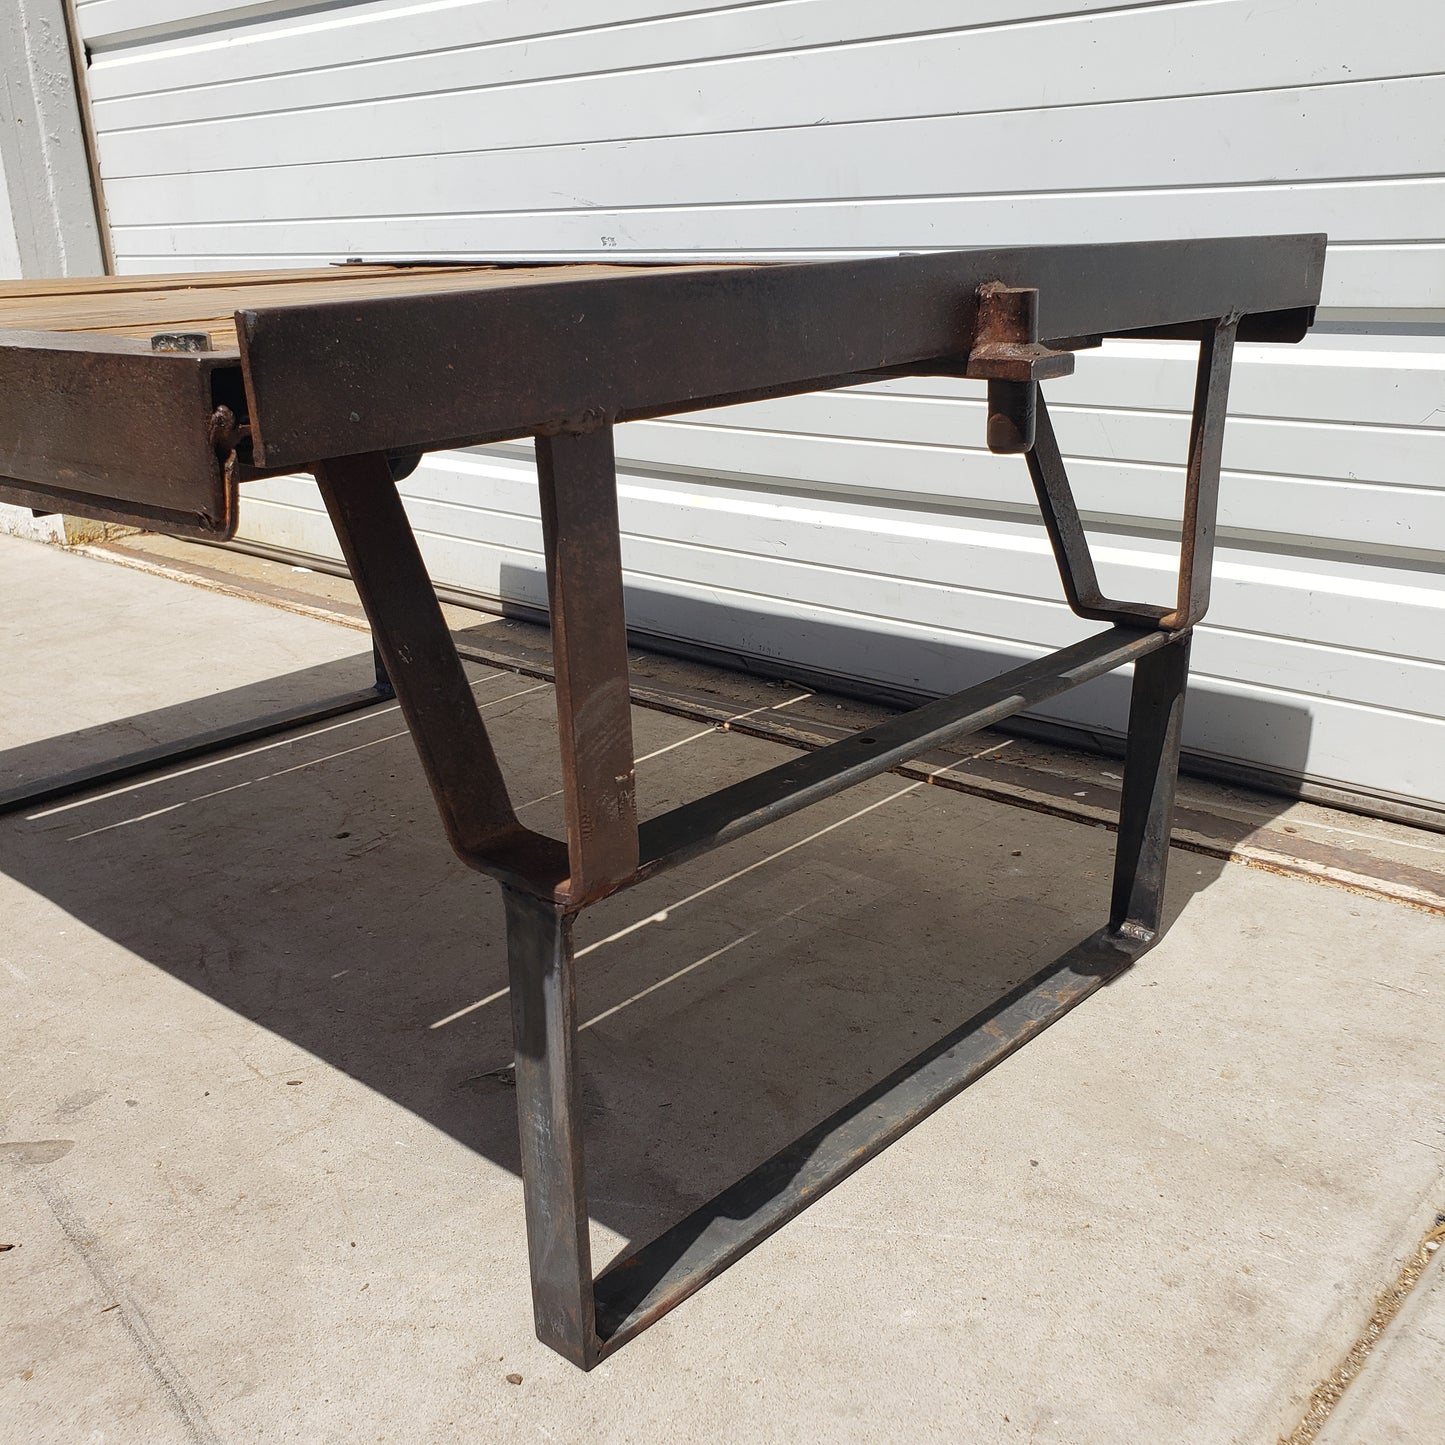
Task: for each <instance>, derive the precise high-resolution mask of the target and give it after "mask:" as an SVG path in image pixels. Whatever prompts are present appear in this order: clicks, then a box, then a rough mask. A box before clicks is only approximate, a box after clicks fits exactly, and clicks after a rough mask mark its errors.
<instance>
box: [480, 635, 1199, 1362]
mask: <svg viewBox="0 0 1445 1445" xmlns="http://www.w3.org/2000/svg"><path fill="white" fill-rule="evenodd" d="M1156 635H1157V634H1156ZM1189 644H1190V634H1189V633H1182V634H1178V635H1176V636H1174V637H1171V638H1169V639H1168V641H1167V642H1165V643H1164V645H1162V646H1159V647H1157V648H1156V649H1154V650H1153V651H1150V652H1147V653H1144V654H1143V655H1141V656H1140V657H1139V659H1138V661H1137V662H1136V663H1135V671H1134V684H1133V693H1132V701H1131V706H1130V718H1129V742H1128V754H1127V758H1126V761H1125V768H1124V788H1123V800H1122V806H1121V810H1120V818H1119V833H1118V845H1117V849H1116V854H1115V866H1114V887H1113V899H1112V908H1111V912H1110V917H1109V922H1108V924H1107V925H1106V926H1105V927H1103V928H1101V929H1099V931H1098V932H1096V933H1094V934H1092V935H1091V936H1090V937H1088V938H1086V939H1084V940H1083V941H1082V942H1081V943H1079V944H1077V945H1076V946H1075V947H1074V948H1071V949H1070V950H1069V951H1068V952H1067V953H1065V954H1064V955H1063V957H1062V958H1059V959H1057V960H1056V961H1055V962H1053V963H1050V964H1048V965H1046V966H1045V967H1043V968H1041V969H1039V971H1038V972H1037V973H1035V974H1034V975H1033V976H1032V977H1031V978H1029V979H1027V980H1025V981H1024V982H1023V983H1021V984H1019V985H1018V987H1017V988H1015V989H1013V990H1012V991H1011V992H1009V993H1007V994H1005V995H1004V996H1003V997H1002V998H1000V999H999V1000H998V1001H997V1002H996V1003H994V1004H992V1005H990V1006H989V1007H988V1008H986V1009H984V1010H982V1011H981V1012H979V1013H977V1014H975V1015H974V1016H973V1017H972V1018H971V1019H969V1020H967V1021H966V1022H965V1023H963V1024H962V1025H960V1026H959V1027H958V1028H957V1029H955V1030H954V1031H953V1032H952V1033H950V1034H948V1035H946V1036H945V1037H944V1038H942V1039H940V1040H939V1041H938V1042H937V1043H935V1044H934V1045H932V1046H931V1047H930V1048H928V1049H925V1050H924V1051H923V1052H922V1053H921V1054H919V1055H918V1056H917V1057H916V1058H914V1059H912V1060H910V1061H909V1062H908V1063H906V1064H904V1065H903V1066H902V1067H901V1068H899V1069H898V1070H896V1071H895V1072H894V1073H892V1074H891V1075H889V1076H888V1077H887V1078H885V1079H883V1080H881V1081H880V1082H879V1083H877V1084H875V1085H874V1086H873V1087H872V1088H871V1089H869V1090H868V1091H867V1092H866V1093H864V1094H862V1095H861V1096H860V1097H859V1098H858V1099H856V1100H855V1101H854V1102H853V1103H851V1104H849V1105H847V1106H845V1107H844V1108H843V1109H840V1110H839V1111H838V1112H837V1113H835V1114H834V1115H833V1116H832V1117H831V1118H828V1119H825V1120H824V1121H823V1122H822V1123H820V1124H818V1125H817V1126H816V1127H815V1128H813V1129H811V1130H809V1131H808V1132H807V1133H806V1134H804V1135H803V1136H802V1137H801V1138H799V1139H797V1140H796V1141H795V1142H794V1143H792V1144H790V1145H789V1146H788V1147H787V1148H785V1149H782V1150H780V1151H779V1152H778V1153H777V1154H775V1155H773V1157H772V1158H771V1159H768V1160H767V1161H766V1162H765V1163H763V1164H761V1165H759V1166H758V1168H756V1169H755V1170H753V1171H752V1173H750V1174H749V1175H747V1176H746V1177H745V1178H743V1179H741V1180H739V1181H738V1182H737V1183H736V1184H733V1185H732V1186H730V1187H729V1188H728V1189H725V1190H724V1191H723V1192H722V1193H721V1194H719V1195H718V1196H717V1197H716V1198H715V1199H712V1200H711V1201H709V1202H708V1203H707V1204H705V1205H703V1206H702V1207H701V1208H700V1209H697V1210H695V1211H694V1212H693V1213H692V1214H690V1215H688V1216H687V1218H685V1219H683V1220H681V1221H679V1222H678V1223H677V1224H675V1225H674V1226H673V1227H672V1228H671V1229H669V1230H667V1231H666V1232H665V1233H664V1234H662V1235H660V1236H659V1237H658V1238H657V1239H655V1240H653V1241H652V1242H651V1243H650V1244H646V1245H644V1246H642V1247H641V1248H640V1249H638V1250H636V1251H634V1252H633V1253H632V1254H630V1255H628V1256H627V1257H626V1258H624V1259H622V1260H620V1261H618V1262H617V1263H615V1264H613V1265H612V1266H611V1267H610V1268H608V1269H607V1270H606V1271H605V1272H604V1273H603V1274H602V1276H601V1277H600V1278H598V1279H597V1280H596V1281H595V1283H594V1280H593V1276H592V1256H591V1248H590V1244H589V1241H588V1235H587V1181H586V1166H585V1160H584V1151H583V1141H582V1136H581V1118H582V1113H581V1109H580V1107H579V1098H578V1074H577V1024H576V1016H575V1005H574V978H573V968H574V965H573V955H572V919H573V916H574V914H573V912H571V911H569V910H568V909H566V908H565V907H563V906H560V905H558V904H556V903H553V902H551V901H549V900H546V899H543V898H539V897H536V896H535V895H533V894H530V893H526V892H523V891H521V890H518V889H515V888H507V889H506V890H505V892H506V907H507V947H508V964H509V970H510V976H511V997H512V1019H513V1028H514V1036H515V1041H516V1081H517V1111H518V1117H519V1121H520V1127H521V1139H522V1176H523V1182H524V1193H525V1198H526V1212H527V1243H528V1250H529V1252H530V1256H531V1265H532V1300H533V1307H534V1311H535V1316H536V1324H537V1336H538V1338H539V1339H541V1340H542V1341H543V1342H544V1343H545V1344H547V1345H550V1346H551V1347H552V1348H553V1349H554V1350H556V1351H558V1352H559V1353H560V1354H562V1355H564V1356H566V1358H567V1359H569V1360H571V1361H572V1362H573V1363H574V1364H577V1365H580V1366H581V1367H582V1368H584V1369H590V1368H591V1367H592V1366H593V1365H595V1364H596V1363H597V1362H598V1361H599V1360H601V1359H602V1358H604V1357H605V1356H606V1355H607V1354H608V1353H610V1352H611V1351H612V1350H615V1349H617V1348H618V1347H619V1346H620V1345H622V1344H624V1343H625V1342H626V1341H627V1340H629V1339H631V1338H632V1337H633V1336H634V1335H636V1334H637V1333H639V1332H640V1331H641V1330H644V1329H646V1328H647V1326H648V1325H650V1324H652V1323H653V1322H654V1321H655V1320H657V1319H658V1318H660V1317H661V1316H662V1315H664V1314H666V1313H667V1311H668V1310H670V1309H672V1308H673V1307H674V1306H675V1305H678V1304H680V1303H681V1302H682V1301H683V1300H685V1299H687V1297H688V1296H689V1295H691V1294H693V1293H694V1292H696V1291H697V1290H698V1289H700V1288H701V1287H702V1286H703V1285H704V1284H706V1283H707V1281H708V1280H710V1279H712V1278H713V1277H714V1276H715V1275H717V1274H719V1273H720V1272H721V1271H723V1270H724V1269H726V1268H727V1267H728V1266H729V1265H731V1264H733V1263H735V1262H736V1261H737V1260H739V1259H741V1258H742V1256H743V1255H745V1254H747V1253H748V1251H749V1250H751V1249H752V1248H754V1246H756V1245H758V1244H760V1243H761V1242H762V1241H763V1240H764V1239H766V1238H767V1237H768V1236H769V1235H770V1234H772V1233H773V1232H774V1231H775V1230H777V1229H779V1228H780V1227H781V1226H782V1225H784V1224H785V1223H787V1221H788V1220H789V1219H791V1218H793V1217H794V1216H795V1215H796V1214H798V1213H799V1212H800V1211H801V1210H803V1209H804V1208H806V1207H807V1205H808V1204H810V1203H812V1202H813V1201H814V1200H815V1199H817V1198H818V1197H819V1196H820V1195H822V1194H824V1193H826V1192H827V1191H828V1190H829V1189H831V1188H832V1187H833V1186H834V1185H835V1184H838V1183H840V1182H841V1181H842V1180H844V1179H846V1178H847V1177H848V1176H849V1175H850V1174H852V1173H853V1172H854V1171H855V1170H857V1169H859V1168H861V1167H862V1165H863V1164H864V1163H866V1162H867V1161H868V1160H869V1159H871V1158H872V1157H873V1156H874V1155H875V1154H877V1153H879V1152H880V1151H882V1150H883V1149H886V1148H887V1147H888V1145H889V1144H891V1143H893V1141H894V1140H895V1139H898V1138H900V1137H901V1136H902V1135H903V1134H905V1133H907V1131H908V1130H909V1129H911V1128H912V1127H913V1126H914V1125H915V1124H917V1123H918V1122H919V1121H920V1120H922V1119H924V1118H926V1117H927V1116H928V1115H929V1114H931V1113H932V1112H933V1111H934V1110H935V1109H937V1108H939V1107H940V1106H941V1105H942V1104H944V1103H946V1102H947V1101H948V1100H949V1099H951V1098H952V1097H953V1096H954V1095H955V1094H957V1093H959V1092H960V1091H961V1090H962V1089H965V1088H967V1087H968V1085H969V1084H971V1083H973V1082H974V1081H975V1080H976V1079H978V1078H980V1077H981V1076H982V1075H983V1074H985V1073H987V1072H988V1070H989V1069H991V1068H993V1066H994V1065H995V1064H997V1063H999V1062H1001V1061H1002V1060H1003V1059H1006V1058H1007V1057H1008V1056H1009V1055H1010V1054H1011V1053H1013V1052H1014V1051H1015V1050H1016V1049H1018V1048H1020V1047H1021V1046H1022V1045H1024V1044H1025V1043H1027V1042H1028V1041H1029V1040H1030V1039H1031V1038H1033V1037H1034V1036H1035V1035H1036V1034H1038V1033H1040V1032H1042V1030H1044V1029H1046V1028H1047V1027H1048V1026H1049V1025H1050V1024H1051V1023H1053V1022H1054V1021H1055V1020H1056V1019H1059V1018H1062V1017H1063V1015H1064V1014H1066V1013H1067V1012H1068V1011H1069V1010H1070V1009H1071V1008H1073V1007H1075V1005H1077V1004H1079V1003H1082V1002H1083V1000H1084V999H1086V998H1088V997H1089V995H1090V994H1092V993H1093V992H1095V991H1096V990H1097V989H1099V988H1101V987H1103V985H1104V984H1106V983H1108V982H1109V981H1110V980H1111V979H1113V978H1115V977H1117V976H1118V975H1119V974H1120V973H1122V972H1123V971H1124V970H1125V969H1126V968H1128V967H1129V965H1130V964H1131V963H1133V962H1134V960H1135V959H1136V958H1138V957H1139V956H1140V955H1141V954H1143V953H1144V952H1145V951H1146V950H1148V949H1149V948H1150V947H1151V946H1152V945H1153V943H1154V942H1155V940H1156V939H1157V938H1158V936H1159V928H1160V920H1161V913H1162V906H1163V891H1164V879H1165V871H1166V865H1167V863H1168V855H1169V820H1170V817H1171V815H1172V813H1173V808H1174V787H1175V778H1176V776H1177V770H1178V761H1179V742H1180V725H1181V722H1182V717H1183V709H1184V697H1185V689H1186V685H1187V682H1188V675H1189ZM814 756H816V755H814Z"/></svg>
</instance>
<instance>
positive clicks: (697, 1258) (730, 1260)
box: [595, 928, 1154, 1357]
mask: <svg viewBox="0 0 1445 1445" xmlns="http://www.w3.org/2000/svg"><path fill="white" fill-rule="evenodd" d="M1153 942H1154V937H1153V935H1148V936H1140V937H1135V936H1133V935H1131V934H1123V933H1115V932H1111V931H1110V930H1109V929H1107V928H1104V929H1100V930H1099V931H1098V932H1097V933H1095V934H1093V935H1091V936H1090V937H1089V938H1087V939H1085V940H1084V941H1083V942H1081V943H1079V944H1077V945H1076V946H1075V947H1073V948H1071V949H1070V950H1069V951H1068V952H1067V953H1065V954H1064V955H1063V957H1061V958H1059V959H1057V960H1056V961H1055V962H1053V963H1050V964H1047V965H1046V966H1045V967H1044V968H1041V969H1040V970H1039V971H1038V972H1037V973H1035V974H1034V975H1033V976H1032V977H1030V978H1028V979H1025V980H1024V982H1022V983H1021V984H1019V985H1018V986H1017V987H1016V988H1014V989H1013V990H1012V991H1011V992H1009V993H1007V994H1005V995H1004V996H1003V997H1002V998H1001V999H999V1000H997V1001H996V1002H995V1003H992V1004H990V1005H988V1007H986V1008H984V1009H982V1010H980V1012H978V1013H976V1014H974V1016H973V1017H972V1018H970V1019H969V1020H968V1021H967V1022H966V1023H964V1024H963V1025H961V1026H960V1027H959V1028H957V1029H955V1030H954V1031H953V1032H952V1033H950V1034H947V1035H946V1036H945V1037H944V1038H942V1039H940V1040H938V1042H937V1043H935V1044H933V1045H932V1046H931V1047H930V1048H927V1049H925V1050H924V1051H923V1052H922V1053H921V1054H918V1055H917V1056H916V1057H915V1058H913V1059H912V1060H910V1061H909V1062H908V1063H906V1064H904V1065H903V1066H902V1067H901V1068H899V1069H896V1070H895V1071H894V1072H893V1073H891V1074H889V1075H888V1076H887V1077H886V1078H884V1079H881V1080H880V1081H879V1082H878V1083H877V1084H875V1085H874V1086H873V1087H872V1088H871V1089H869V1090H868V1092H867V1093H865V1094H862V1095H860V1096H859V1097H858V1098H857V1099H854V1100H853V1101H851V1102H850V1103H848V1104H846V1105H844V1106H843V1108H841V1109H840V1110H838V1112H837V1113H835V1114H833V1115H832V1116H831V1117H830V1118H827V1119H825V1120H824V1121H823V1122H822V1123H821V1124H818V1125H817V1126H816V1127H814V1128H813V1129H810V1130H809V1131H808V1132H807V1133H806V1134H804V1135H802V1136H801V1137H800V1138H798V1139H796V1140H794V1142H793V1143H791V1144H789V1145H788V1146H787V1147H786V1148H784V1149H781V1150H779V1151H778V1152H777V1153H776V1154H774V1155H773V1156H772V1158H771V1159H768V1160H767V1161H765V1162H764V1163H763V1164H760V1165H759V1166H758V1167H757V1168H756V1169H754V1170H753V1172H752V1173H751V1174H748V1175H747V1176H745V1177H744V1178H743V1179H740V1180H739V1181H738V1182H737V1183H736V1184H732V1185H729V1186H728V1187H727V1188H726V1189H724V1190H723V1191H722V1193H720V1194H718V1195H717V1196H715V1197H714V1198H713V1199H711V1200H709V1201H708V1202H707V1203H706V1204H704V1205H702V1206H701V1207H700V1208H698V1209H696V1210H694V1211H693V1213H691V1214H690V1215H688V1216H687V1218H686V1219H683V1220H682V1221H680V1222H679V1223H677V1224H675V1225H673V1226H672V1228H671V1229H668V1230H667V1231H666V1232H665V1233H663V1234H661V1235H659V1236H658V1237H657V1238H656V1239H654V1240H652V1241H651V1242H650V1243H649V1244H645V1245H643V1246H642V1247H641V1248H640V1249H638V1250H636V1251H635V1252H634V1253H632V1254H630V1255H628V1256H626V1257H625V1258H624V1259H621V1260H619V1261H618V1262H616V1263H615V1264H613V1265H610V1266H609V1267H608V1268H607V1269H606V1270H605V1271H604V1272H603V1273H602V1274H601V1275H600V1276H599V1277H598V1279H597V1282H596V1285H595V1295H596V1312H597V1325H596V1328H597V1337H598V1340H599V1342H600V1344H601V1354H602V1356H603V1357H605V1356H606V1355H608V1354H610V1353H611V1352H612V1351H613V1350H615V1349H617V1348H619V1347H620V1346H621V1345H623V1344H625V1343H626V1342H627V1341H628V1340H629V1339H631V1338H632V1337H633V1336H634V1335H637V1334H640V1333H641V1332H642V1331H643V1330H645V1329H646V1328H647V1327H648V1326H649V1325H651V1324H653V1323H654V1322H655V1321H656V1320H658V1319H659V1318H661V1317H662V1316H663V1315H664V1314H666V1313H667V1312H668V1311H669V1310H671V1309H672V1308H673V1307H674V1306H676V1305H679V1304H681V1303H682V1302H683V1301H684V1300H685V1299H687V1298H688V1297H689V1296H690V1295H692V1294H695V1293H696V1292H697V1291H698V1290H699V1289H701V1288H702V1287H703V1285H705V1284H706V1283H707V1282H708V1281H709V1280H710V1279H713V1278H714V1277H715V1276H717V1275H719V1274H721V1273H722V1272H723V1270H725V1269H727V1268H728V1267H729V1266H730V1265H732V1264H735V1263H736V1262H737V1261H738V1260H739V1259H741V1258H742V1257H743V1256H744V1255H745V1254H747V1253H748V1252H749V1251H750V1250H752V1249H754V1248H755V1247H756V1246H757V1245H759V1244H761V1243H762V1242H763V1240H765V1239H766V1238H768V1236H769V1235H771V1234H773V1233H774V1232H775V1231H776V1230H778V1229H781V1228H782V1226H783V1225H785V1224H786V1223H787V1222H788V1221H789V1220H790V1219H792V1218H794V1217H795V1216H796V1215H798V1214H800V1213H802V1211H803V1210H804V1209H806V1208H807V1207H808V1206H809V1205H810V1204H811V1203H812V1202H813V1201H814V1200H816V1199H817V1198H819V1197H820V1196H821V1195H823V1194H826V1193H827V1192H828V1190H830V1189H832V1188H833V1187H834V1186H835V1185H838V1184H841V1183H842V1182H843V1180H845V1179H846V1178H847V1177H848V1176H849V1175H850V1174H852V1173H854V1172H855V1171H856V1170H858V1169H860V1168H862V1166H863V1165H864V1164H866V1163H867V1162H868V1161H869V1160H870V1159H872V1158H873V1157H874V1156H875V1155H877V1154H879V1153H881V1152H882V1151H883V1150H884V1149H886V1148H887V1147H888V1146H889V1145H890V1144H892V1143H893V1142H894V1141H895V1140H897V1139H900V1138H902V1136H903V1135H904V1134H906V1133H907V1132H908V1131H909V1130H910V1129H912V1128H913V1127H914V1125H916V1124H917V1123H919V1122H920V1121H921V1120H923V1119H926V1118H927V1117H928V1115H930V1114H932V1113H933V1112H934V1111H935V1110H937V1109H939V1108H941V1107H942V1106H943V1105H944V1104H946V1103H947V1102H948V1101H949V1100H950V1099H952V1098H953V1097H954V1096H955V1095H957V1094H959V1093H961V1092H962V1091H963V1090H964V1089H966V1088H967V1087H968V1086H969V1085H970V1084H972V1083H974V1082H975V1081H976V1080H977V1079H979V1078H981V1077H982V1076H983V1075H984V1074H986V1073H987V1072H988V1071H989V1070H990V1069H992V1068H993V1067H994V1066H995V1065H996V1064H999V1063H1002V1062H1003V1060H1004V1059H1006V1058H1008V1056H1009V1055H1010V1054H1012V1053H1013V1052H1014V1051H1015V1050H1017V1049H1020V1048H1022V1047H1023V1045H1024V1044H1026V1043H1028V1042H1029V1040H1030V1039H1032V1038H1033V1037H1034V1036H1035V1035H1037V1034H1039V1033H1041V1032H1042V1031H1043V1030H1044V1029H1046V1028H1048V1026H1049V1025H1050V1024H1052V1023H1055V1022H1057V1020H1059V1019H1061V1018H1062V1017H1063V1016H1064V1015H1065V1014H1066V1013H1068V1012H1069V1010H1070V1009H1072V1008H1074V1007H1075V1006H1076V1005H1077V1004H1080V1003H1082V1002H1083V1001H1084V1000H1085V999H1086V998H1088V997H1089V995H1090V994H1092V993H1095V992H1097V991H1098V990H1099V989H1100V988H1102V987H1103V986H1104V985H1105V984H1106V983H1109V982H1110V981H1111V980H1113V979H1114V978H1116V977H1118V975H1119V974H1121V973H1123V972H1124V970H1125V969H1127V968H1128V967H1129V966H1130V964H1132V963H1133V962H1134V961H1135V959H1137V958H1138V957H1139V956H1140V955H1141V954H1143V953H1144V952H1145V951H1146V950H1147V949H1148V948H1149V947H1150V946H1151V944H1152V943H1153Z"/></svg>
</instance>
